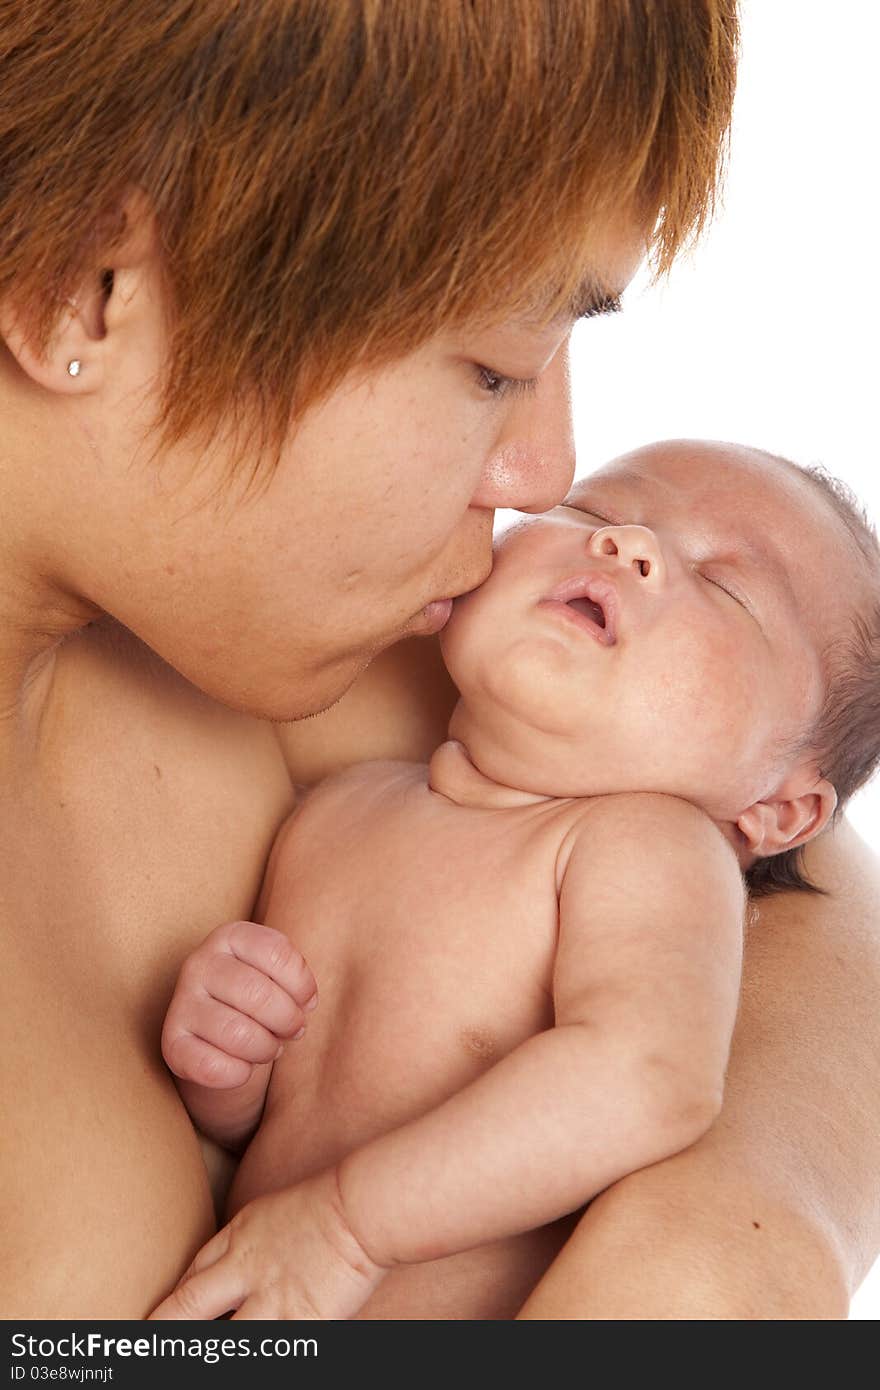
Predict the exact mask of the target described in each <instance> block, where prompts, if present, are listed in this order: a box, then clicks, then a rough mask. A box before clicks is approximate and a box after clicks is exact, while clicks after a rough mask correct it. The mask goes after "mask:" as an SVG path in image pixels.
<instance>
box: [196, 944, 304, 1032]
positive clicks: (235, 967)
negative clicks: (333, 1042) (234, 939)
mask: <svg viewBox="0 0 880 1390" xmlns="http://www.w3.org/2000/svg"><path fill="white" fill-rule="evenodd" d="M203 988H204V989H205V990H206V991H207V993H208V994H209V995H210V997H211V998H212V999H216V1000H217V1001H218V1002H219V1003H221V1004H228V1005H229V1007H230V1008H232V1009H237V1010H238V1011H239V1013H242V1014H246V1015H247V1017H248V1018H251V1019H254V1020H255V1022H256V1023H258V1024H262V1026H263V1027H264V1028H268V1029H269V1031H270V1033H274V1034H275V1036H276V1037H277V1038H292V1037H293V1035H294V1033H297V1032H299V1030H300V1028H301V1027H302V1025H303V1023H304V1021H305V1018H304V1010H303V1009H302V1008H301V1007H300V1005H299V1004H298V1003H297V1001H296V999H294V998H293V997H292V996H291V995H290V993H289V992H288V991H287V990H286V989H283V988H282V986H281V985H279V984H276V983H275V981H274V980H273V979H271V978H270V977H269V976H268V975H267V974H265V973H264V972H263V971H262V970H259V969H257V968H256V967H255V966H252V965H248V964H246V962H245V961H243V960H239V959H238V957H237V956H234V955H231V954H229V953H227V952H223V953H221V954H218V955H216V956H215V957H214V958H213V960H211V962H210V964H209V965H208V967H207V968H206V970H205V974H204V980H203ZM197 1031H200V1030H197Z"/></svg>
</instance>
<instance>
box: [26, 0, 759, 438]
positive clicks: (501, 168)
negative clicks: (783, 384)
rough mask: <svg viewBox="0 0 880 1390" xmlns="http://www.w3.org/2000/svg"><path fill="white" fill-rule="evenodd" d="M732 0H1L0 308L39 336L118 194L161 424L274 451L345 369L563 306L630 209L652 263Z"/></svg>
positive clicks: (733, 26)
mask: <svg viewBox="0 0 880 1390" xmlns="http://www.w3.org/2000/svg"><path fill="white" fill-rule="evenodd" d="M736 47H737V18H736V3H735V0H686V3H682V0H504V3H503V4H500V3H498V0H246V3H243V2H242V3H235V0H102V3H101V4H100V5H95V4H94V2H93V0H65V2H64V3H59V2H58V0H19V3H16V4H14V5H12V4H9V5H4V6H3V7H2V16H0V299H2V300H4V301H7V302H9V303H12V304H13V305H14V306H15V308H16V312H17V313H18V314H20V315H23V316H24V320H25V321H26V322H27V323H28V324H30V325H32V337H33V341H34V343H35V344H36V346H37V347H38V348H39V349H40V350H45V348H46V346H47V344H48V342H49V341H50V338H51V333H52V329H53V326H54V324H55V323H56V321H57V316H58V312H59V310H60V308H61V306H62V305H63V303H64V300H65V298H67V297H68V296H70V295H71V294H72V293H73V292H74V291H75V289H76V287H77V286H78V285H79V284H81V283H82V278H83V277H84V276H86V275H89V274H100V273H101V271H102V270H104V269H105V268H106V265H107V263H108V262H107V256H108V250H109V247H108V245H107V228H108V227H112V226H113V225H114V223H113V219H114V217H115V218H116V221H117V222H118V220H119V218H118V213H119V209H120V208H121V207H122V206H123V205H124V202H125V199H126V196H127V195H128V194H129V193H130V192H131V190H132V189H138V190H140V191H141V193H142V194H143V195H144V196H145V198H146V200H147V203H148V205H149V206H151V207H152V209H153V210H154V212H155V217H156V225H157V227H158V233H159V238H160V245H161V252H162V258H163V269H164V275H165V280H166V285H167V303H168V316H169V327H170V330H171V350H170V353H169V359H168V362H167V364H166V366H167V371H166V377H165V389H164V398H163V402H164V403H163V412H162V418H161V422H160V423H161V425H162V428H163V431H164V435H165V438H166V440H169V441H170V440H174V439H177V438H180V437H182V436H183V435H185V434H187V433H189V432H190V431H193V430H201V429H207V430H208V431H209V432H210V431H211V430H213V429H214V428H216V426H217V425H218V424H219V423H220V422H223V421H229V420H237V421H240V422H245V421H247V422H248V425H249V428H252V427H253V425H254V423H258V424H259V425H260V426H261V427H262V431H263V441H264V442H265V443H268V444H271V445H272V446H273V447H276V448H277V446H278V444H279V442H280V440H281V439H282V438H283V437H284V435H285V434H286V432H287V430H288V429H289V426H290V420H291V417H292V415H295V414H296V412H297V411H299V410H301V409H302V408H304V406H305V405H306V404H308V403H309V402H311V401H313V400H314V399H316V398H317V397H318V396H320V395H321V394H322V393H323V392H324V391H326V390H327V389H329V388H330V387H331V386H332V385H333V384H334V383H335V382H337V381H338V380H339V378H340V376H341V375H342V374H343V373H344V372H345V371H346V370H348V369H349V368H351V367H352V366H353V365H355V364H356V363H357V362H359V361H362V360H368V361H370V362H371V363H375V362H380V361H382V360H386V359H391V358H393V357H395V356H397V355H398V354H400V353H403V352H406V351H409V350H411V349H412V348H414V347H416V346H417V345H418V344H420V343H421V342H423V341H424V340H425V339H426V338H428V337H429V336H430V335H431V334H433V333H434V332H436V331H437V330H438V329H439V328H441V327H445V326H449V325H452V324H455V323H458V322H461V321H464V320H465V319H468V318H471V317H475V318H477V317H480V316H491V314H492V312H493V311H495V312H496V313H497V312H498V311H499V310H500V309H502V308H503V309H504V310H505V311H512V312H517V311H520V310H530V309H533V308H534V306H535V305H537V304H539V305H541V306H542V307H543V309H545V310H546V312H547V314H548V316H549V315H552V314H554V313H558V312H559V311H560V310H561V309H563V308H567V307H568V305H569V303H570V302H571V301H572V297H573V296H574V295H575V294H576V292H577V290H578V288H579V287H580V285H581V284H582V281H583V279H584V272H585V269H586V268H588V267H589V264H590V254H591V244H592V243H593V241H594V240H595V238H596V236H597V234H598V233H599V232H601V231H603V230H606V229H607V228H608V227H609V226H610V225H611V224H612V223H613V221H614V218H615V215H620V213H621V212H631V211H632V210H634V209H637V210H638V215H639V216H640V217H642V218H643V219H644V225H645V226H646V227H647V228H648V229H649V239H650V243H649V249H650V251H651V255H652V260H653V263H654V265H655V267H656V268H657V270H658V271H663V270H665V269H666V268H668V266H669V265H670V263H671V261H672V259H673V257H674V256H675V255H676V253H677V252H678V251H679V249H680V248H681V247H682V246H683V245H684V244H685V243H687V242H688V241H689V240H690V239H691V238H692V237H693V236H694V235H695V234H696V233H697V232H698V231H699V230H700V228H701V227H702V225H703V223H704V222H705V220H706V218H707V215H708V214H709V212H710V211H711V207H712V203H713V197H714V194H715V190H716V186H717V180H718V174H719V167H720V162H721V159H722V155H723V151H724V147H725V140H726V134H727V130H728V126H729V120H730V113H731V104H732V98H733V89H734V76H735V66H736Z"/></svg>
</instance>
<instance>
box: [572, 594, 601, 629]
mask: <svg viewBox="0 0 880 1390" xmlns="http://www.w3.org/2000/svg"><path fill="white" fill-rule="evenodd" d="M566 607H567V608H574V609H576V611H577V612H578V613H584V614H585V615H586V617H588V618H591V619H592V620H593V622H594V623H596V625H597V626H598V627H604V626H605V611H604V609H603V608H602V606H601V604H598V603H594V602H593V600H592V599H590V598H570V599H569V600H568V603H567V604H566Z"/></svg>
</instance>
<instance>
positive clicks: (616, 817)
mask: <svg viewBox="0 0 880 1390" xmlns="http://www.w3.org/2000/svg"><path fill="white" fill-rule="evenodd" d="M670 844H674V845H675V847H676V848H677V849H679V850H683V849H687V850H688V851H689V852H691V853H693V854H700V853H705V852H707V851H708V850H710V849H711V850H715V849H716V848H717V847H718V845H719V844H724V836H723V834H722V832H721V830H720V829H719V827H718V826H717V825H716V824H715V823H714V822H713V821H712V819H711V818H710V817H709V816H708V815H707V814H706V812H705V811H703V810H701V809H700V807H698V806H695V805H693V803H692V802H689V801H685V800H683V799H682V798H681V797H678V796H670V795H668V794H666V793H663V792H614V793H610V794H608V795H606V796H591V797H584V798H583V800H582V801H580V802H578V803H577V814H576V815H574V816H573V817H572V819H571V822H570V823H569V825H568V827H567V830H566V834H565V836H564V839H563V841H562V843H561V845H560V852H559V856H558V859H557V877H558V880H559V881H560V882H561V880H562V878H563V877H564V875H565V871H566V869H567V867H568V865H569V863H570V862H571V859H572V856H578V857H585V858H588V859H589V860H590V862H591V863H592V864H593V865H595V866H597V867H601V868H602V869H604V870H606V871H607V870H608V869H613V868H614V867H616V866H625V865H626V864H631V863H632V857H633V855H634V854H638V856H639V858H640V860H641V861H642V862H644V861H647V860H649V859H651V858H652V857H654V856H658V857H659V858H666V857H668V854H669V848H670ZM724 853H725V854H726V855H729V854H730V853H731V850H730V846H729V845H726V844H725V845H724Z"/></svg>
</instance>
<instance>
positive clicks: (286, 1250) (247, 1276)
mask: <svg viewBox="0 0 880 1390" xmlns="http://www.w3.org/2000/svg"><path fill="white" fill-rule="evenodd" d="M386 1272H387V1271H386V1269H385V1268H383V1267H382V1266H381V1265H378V1264H376V1263H375V1261H374V1260H372V1259H371V1258H370V1256H369V1255H368V1254H367V1253H366V1251H365V1250H364V1248H363V1246H362V1245H361V1244H360V1242H359V1241H358V1239H357V1237H356V1236H355V1235H354V1233H353V1232H352V1230H351V1228H350V1226H349V1225H348V1222H347V1221H346V1219H345V1214H344V1211H343V1208H342V1202H341V1200H340V1197H339V1189H338V1184H337V1181H336V1173H335V1170H332V1169H331V1170H329V1171H327V1172H326V1173H320V1174H318V1176H317V1177H314V1178H308V1179H307V1180H306V1181H305V1182H302V1183H299V1184H298V1185H297V1186H296V1187H288V1188H283V1189H282V1190H281V1191H280V1192H272V1193H269V1195H268V1196H265V1197H258V1198H257V1199H256V1201H253V1202H250V1203H248V1205H247V1206H245V1207H242V1209H241V1211H240V1212H239V1213H238V1214H237V1215H236V1216H235V1217H233V1219H232V1221H230V1223H229V1225H228V1226H224V1228H223V1230H222V1231H218V1233H217V1235H216V1236H214V1238H213V1240H210V1241H208V1244H207V1245H205V1246H204V1247H203V1248H202V1250H200V1251H199V1253H198V1255H196V1258H195V1259H194V1260H193V1262H192V1264H191V1265H190V1267H189V1269H188V1270H187V1271H186V1274H184V1276H183V1278H182V1279H181V1281H180V1283H179V1284H178V1285H177V1288H176V1289H175V1290H174V1292H173V1293H171V1294H169V1296H168V1298H166V1299H165V1300H164V1301H163V1302H162V1303H160V1304H159V1306H158V1308H156V1309H155V1311H154V1312H153V1313H151V1315H150V1317H151V1320H157V1321H176V1320H181V1319H196V1320H199V1319H202V1320H204V1319H210V1318H217V1317H220V1316H221V1315H222V1314H223V1313H228V1312H230V1311H232V1310H235V1312H234V1317H235V1318H236V1319H241V1320H246V1321H263V1320H268V1319H275V1318H285V1319H296V1320H297V1321H299V1320H302V1319H306V1320H310V1321H314V1320H322V1321H323V1320H327V1319H340V1318H351V1317H353V1316H354V1315H355V1314H356V1313H357V1312H358V1311H359V1310H360V1309H361V1308H362V1307H363V1305H364V1304H365V1303H366V1301H367V1299H368V1298H369V1296H370V1294H371V1293H372V1292H373V1290H374V1289H375V1288H376V1287H377V1286H378V1285H379V1284H380V1283H381V1281H382V1279H383V1277H384V1275H385V1274H386Z"/></svg>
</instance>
